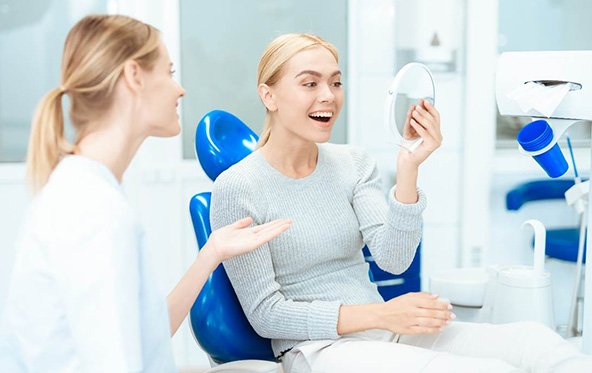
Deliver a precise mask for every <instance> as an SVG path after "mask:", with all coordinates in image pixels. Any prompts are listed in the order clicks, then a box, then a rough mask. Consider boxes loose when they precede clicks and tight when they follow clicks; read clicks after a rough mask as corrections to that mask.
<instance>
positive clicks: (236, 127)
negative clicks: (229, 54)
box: [189, 110, 275, 363]
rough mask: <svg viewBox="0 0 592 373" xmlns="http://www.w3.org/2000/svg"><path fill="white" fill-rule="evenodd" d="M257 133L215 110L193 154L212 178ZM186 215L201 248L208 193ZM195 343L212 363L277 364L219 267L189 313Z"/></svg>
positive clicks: (248, 148) (251, 145) (242, 153)
mask: <svg viewBox="0 0 592 373" xmlns="http://www.w3.org/2000/svg"><path fill="white" fill-rule="evenodd" d="M257 140H258V138H257V135H256V134H255V133H254V132H253V131H251V129H250V128H249V127H248V126H247V125H246V124H244V123H243V122H242V121H241V120H240V119H238V118H237V117H235V116H234V115H232V114H230V113H228V112H225V111H222V110H214V111H211V112H209V113H207V114H206V115H205V116H204V117H203V118H202V119H201V120H200V121H199V123H198V125H197V129H196V131H195V150H196V154H197V158H198V159H199V162H200V164H201V166H202V168H203V169H204V171H205V172H206V174H207V175H208V176H209V177H210V178H211V179H212V180H215V179H216V177H218V175H220V174H221V173H222V172H223V171H224V170H226V169H227V168H229V167H230V166H232V165H233V164H235V163H236V162H238V161H240V160H241V159H243V158H244V157H246V156H247V155H249V154H250V153H251V152H252V151H253V150H254V149H255V147H256V146H257ZM189 211H190V213H191V220H192V222H193V229H194V231H195V236H196V238H197V242H198V246H199V248H200V249H201V248H202V247H203V246H204V245H205V243H206V241H207V240H208V237H209V235H210V233H211V227H210V193H209V192H207V193H199V194H196V195H195V196H193V198H191V201H190V203H189ZM190 320H191V329H192V331H193V335H194V336H195V339H196V341H197V342H198V343H199V345H200V346H201V347H202V349H203V350H204V351H206V352H207V353H208V354H209V355H210V358H211V359H212V360H213V361H215V362H216V363H226V362H230V361H236V360H246V359H259V360H270V361H275V357H274V355H273V351H272V349H271V341H270V340H269V339H266V338H262V337H260V336H259V335H258V334H257V333H256V332H255V330H253V328H252V327H251V325H250V324H249V321H248V320H247V318H246V317H245V314H244V313H243V311H242V308H241V305H240V303H239V301H238V299H237V297H236V294H235V292H234V290H233V288H232V285H231V283H230V280H229V279H228V276H227V275H226V272H225V271H224V267H223V266H222V265H220V266H218V268H216V270H215V271H214V272H213V273H212V274H211V275H210V277H209V278H208V280H207V281H206V283H205V284H204V287H203V289H202V290H201V292H200V294H199V296H198V297H197V300H196V301H195V303H194V304H193V307H192V308H191V312H190Z"/></svg>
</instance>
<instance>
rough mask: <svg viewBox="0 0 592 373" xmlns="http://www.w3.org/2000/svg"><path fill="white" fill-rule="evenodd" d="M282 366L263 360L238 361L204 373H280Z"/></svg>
mask: <svg viewBox="0 0 592 373" xmlns="http://www.w3.org/2000/svg"><path fill="white" fill-rule="evenodd" d="M282 372H283V370H282V366H281V365H280V364H278V363H274V362H272V361H265V360H239V361H233V362H230V363H224V364H221V365H218V366H216V367H213V368H211V369H209V370H207V371H206V373H282Z"/></svg>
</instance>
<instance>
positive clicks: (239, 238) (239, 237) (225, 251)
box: [208, 217, 292, 262]
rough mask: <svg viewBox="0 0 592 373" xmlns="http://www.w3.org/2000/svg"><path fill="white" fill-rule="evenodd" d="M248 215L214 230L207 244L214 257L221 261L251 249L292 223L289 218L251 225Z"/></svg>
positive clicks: (275, 235)
mask: <svg viewBox="0 0 592 373" xmlns="http://www.w3.org/2000/svg"><path fill="white" fill-rule="evenodd" d="M251 223H253V219H252V218H250V217H247V218H244V219H241V220H238V221H236V222H235V223H233V224H230V225H227V226H225V227H222V228H220V229H217V230H215V231H214V232H212V234H211V235H210V238H209V240H208V246H210V251H211V252H212V253H213V254H214V257H216V258H217V259H218V261H220V262H223V261H225V260H226V259H229V258H232V257H233V256H236V255H240V254H244V253H247V252H249V251H253V250H255V249H257V248H258V247H260V246H261V245H263V244H264V243H266V242H268V241H270V240H271V239H273V238H275V237H277V236H278V235H279V234H281V233H282V232H284V231H285V230H286V229H288V228H289V227H290V225H292V221H291V220H285V219H283V220H274V221H270V222H269V223H265V224H261V225H256V226H254V227H251V226H250V225H251Z"/></svg>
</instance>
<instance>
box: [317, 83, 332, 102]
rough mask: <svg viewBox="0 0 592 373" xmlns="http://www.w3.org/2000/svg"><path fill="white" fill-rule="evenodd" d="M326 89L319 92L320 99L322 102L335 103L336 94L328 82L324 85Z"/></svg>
mask: <svg viewBox="0 0 592 373" xmlns="http://www.w3.org/2000/svg"><path fill="white" fill-rule="evenodd" d="M323 87H324V89H322V90H321V92H319V101H320V102H322V103H329V104H331V103H333V101H335V94H334V93H333V90H331V87H330V86H329V85H328V84H325V85H323Z"/></svg>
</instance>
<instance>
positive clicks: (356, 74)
mask: <svg viewBox="0 0 592 373" xmlns="http://www.w3.org/2000/svg"><path fill="white" fill-rule="evenodd" d="M428 9H429V11H428ZM463 12H464V7H463V1H461V0H446V1H438V2H434V1H430V0H420V1H413V2H411V1H396V0H373V1H363V0H356V1H353V0H352V1H350V12H349V14H350V17H351V19H350V53H349V66H350V75H349V77H348V82H347V83H348V87H349V88H348V91H347V95H348V100H349V105H350V109H349V114H350V117H349V119H348V125H349V127H348V140H349V142H350V143H352V144H357V145H361V146H363V147H364V148H366V149H368V150H369V151H370V152H371V153H372V154H373V155H374V157H375V158H376V159H377V160H378V163H379V167H380V170H381V172H382V175H383V182H384V183H385V189H386V187H387V186H389V185H392V184H393V182H394V179H395V174H396V157H397V152H398V148H397V146H396V145H395V144H394V143H392V142H389V140H388V136H385V135H386V130H385V128H384V125H383V109H384V101H385V98H386V94H387V90H388V87H389V86H390V84H391V82H392V80H393V78H394V76H395V73H396V71H395V65H396V61H397V53H399V52H401V49H406V50H409V49H411V50H415V51H416V52H417V51H419V50H425V49H426V48H428V46H429V45H428V44H429V41H430V39H431V36H432V35H433V33H434V32H437V33H438V35H439V36H440V38H441V40H442V42H443V45H446V46H447V47H449V48H451V49H455V50H456V51H457V53H458V54H459V55H461V56H462V53H463V50H462V45H463V43H464V41H463V34H462V24H463V22H464V19H463V17H462V14H463ZM442 15H446V16H442ZM414 16H418V17H419V18H418V19H414V18H413V17H414ZM397 22H405V25H403V26H401V25H400V24H399V27H396V26H397ZM418 24H419V25H418ZM418 30H419V31H418ZM425 62H426V63H428V65H429V62H430V61H425ZM456 66H457V68H456V69H454V70H453V71H447V72H438V71H436V70H434V71H433V74H434V79H435V84H436V107H437V108H438V110H439V111H440V114H441V122H442V132H443V136H444V142H443V145H442V147H441V148H440V149H438V150H437V152H436V153H434V154H433V155H432V156H431V157H430V158H429V160H428V161H427V162H426V163H425V164H424V165H422V166H421V169H420V177H419V182H418V184H419V187H420V188H422V189H423V190H424V191H425V192H426V194H427V196H428V207H427V209H426V211H425V215H424V235H423V241H422V250H423V252H422V263H421V265H422V273H421V276H422V287H423V288H424V289H426V290H427V288H428V286H427V280H428V278H429V276H430V274H431V273H433V272H434V271H437V270H441V269H447V268H454V267H457V266H458V265H459V261H460V257H459V252H460V251H459V247H460V223H461V177H462V154H463V137H462V133H463V124H464V122H463V114H464V113H463V100H464V72H463V71H462V58H459V60H458V61H457V65H456ZM400 67H401V66H399V68H400Z"/></svg>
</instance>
